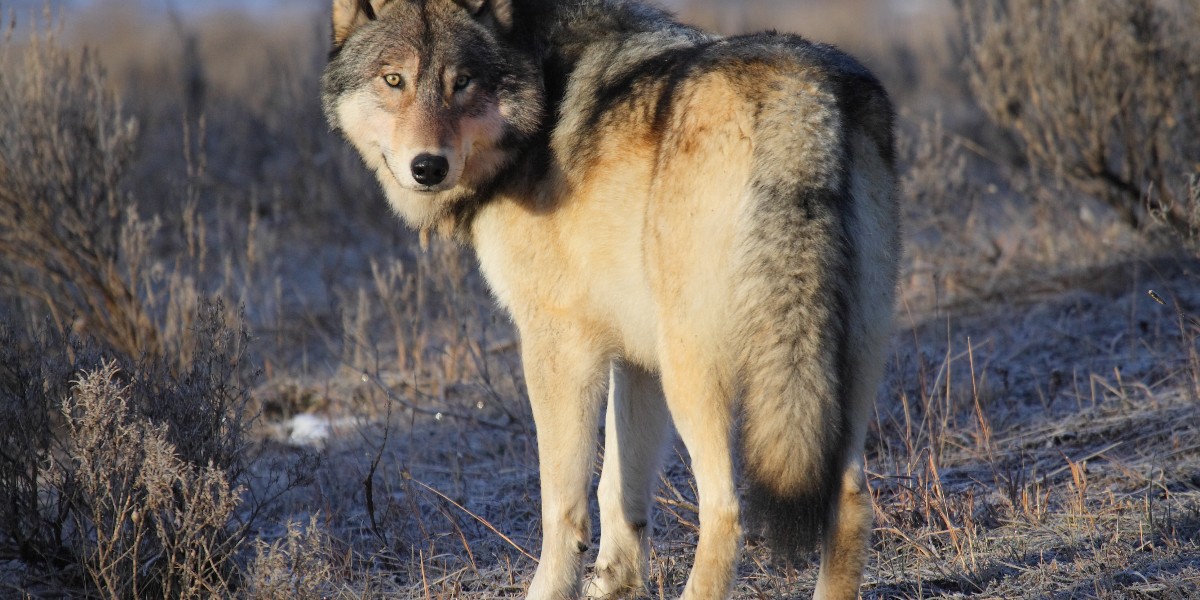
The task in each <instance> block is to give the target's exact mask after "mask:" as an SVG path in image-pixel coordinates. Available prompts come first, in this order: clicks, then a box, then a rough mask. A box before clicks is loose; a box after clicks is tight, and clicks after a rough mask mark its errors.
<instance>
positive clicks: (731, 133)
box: [323, 0, 899, 599]
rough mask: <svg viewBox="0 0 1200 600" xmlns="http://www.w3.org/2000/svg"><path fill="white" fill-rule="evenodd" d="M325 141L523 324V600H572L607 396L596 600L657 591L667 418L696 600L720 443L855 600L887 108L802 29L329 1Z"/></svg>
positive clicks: (886, 218)
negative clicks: (526, 562)
mask: <svg viewBox="0 0 1200 600" xmlns="http://www.w3.org/2000/svg"><path fill="white" fill-rule="evenodd" d="M333 17H334V24H333V31H334V49H333V51H332V53H331V59H330V63H329V66H328V67H327V69H326V72H325V76H324V80H323V88H324V89H323V97H324V104H325V111H326V114H327V116H328V117H329V120H330V122H331V124H332V125H333V126H334V127H335V128H337V129H339V130H341V131H342V132H343V133H344V134H345V136H346V138H347V139H348V140H349V141H350V142H351V143H352V144H353V145H354V146H355V147H356V148H357V149H358V150H359V151H360V152H361V154H362V156H363V159H364V160H365V162H366V164H367V165H368V166H369V167H370V168H371V169H373V170H374V171H375V172H376V173H377V175H378V177H379V180H380V182H381V184H382V185H383V189H384V191H385V193H386V195H387V198H388V200H389V201H390V202H391V204H392V206H393V207H395V209H396V211H397V212H398V213H400V214H401V215H402V216H403V217H404V218H405V219H406V220H408V222H409V223H410V224H412V225H413V226H415V227H417V228H420V229H437V230H440V231H442V232H445V233H447V234H449V235H453V236H455V237H456V238H458V239H460V240H462V241H463V242H465V243H467V244H469V245H471V246H472V247H474V249H475V251H476V253H477V254H478V257H479V260H480V264H481V266H482V270H483V273H484V275H485V276H486V278H487V280H488V282H489V284H490V285H491V288H492V291H493V292H494V294H495V296H496V297H497V299H498V300H499V302H500V303H501V304H502V305H503V306H504V307H505V308H506V309H507V310H508V311H509V312H510V313H511V315H512V318H513V320H514V321H515V322H516V325H517V327H518V329H519V330H520V333H521V339H522V359H523V362H524V364H525V369H526V379H527V381H528V386H529V397H530V402H531V403H532V407H533V413H534V418H535V421H536V425H537V431H538V444H539V448H540V456H541V460H540V463H541V465H540V467H541V479H542V522H543V532H544V541H543V545H542V556H541V561H540V563H539V565H538V568H537V572H536V575H535V576H534V579H533V582H532V584H531V585H530V588H529V597H530V598H572V597H575V596H577V595H578V594H579V592H580V584H581V581H580V578H581V572H582V565H581V561H582V555H583V553H584V552H585V551H586V549H587V548H588V546H589V544H590V543H591V534H590V531H589V525H590V519H589V517H588V512H587V494H588V487H589V483H590V478H591V468H592V463H593V460H594V451H593V450H594V444H595V441H596V434H597V427H596V421H597V420H598V417H599V413H600V409H601V406H602V405H603V403H604V402H603V395H604V390H605V388H606V387H607V389H608V411H607V418H606V422H607V426H606V428H605V441H604V443H605V464H604V469H603V472H602V475H601V477H600V488H599V496H600V506H601V515H600V522H601V530H602V531H601V540H600V551H599V555H598V557H597V560H596V577H595V578H594V579H593V580H592V581H591V582H590V583H589V585H588V587H587V592H588V595H589V596H591V597H610V596H619V595H626V594H630V593H635V594H636V593H638V592H639V591H642V590H644V586H645V582H646V577H647V568H648V563H647V561H648V536H649V526H648V523H649V522H650V521H649V510H650V504H651V497H652V491H653V489H654V483H655V479H656V476H657V473H658V470H659V467H660V457H661V454H662V452H663V448H664V445H665V444H666V441H667V440H668V439H669V437H670V436H669V435H668V432H669V428H670V423H672V422H673V423H674V425H675V428H676V429H677V430H678V432H679V434H680V436H681V437H682V439H683V441H684V443H685V444H686V445H687V448H688V452H689V454H690V455H691V459H692V463H693V469H694V471H695V474H696V480H697V486H698V492H699V502H700V523H701V529H700V541H699V545H698V546H697V549H696V560H695V565H694V567H693V569H692V573H691V576H690V577H689V578H688V582H687V586H686V588H685V589H684V594H683V595H684V597H685V598H692V599H700V598H723V597H725V596H726V595H727V594H728V593H729V589H730V585H731V582H732V579H733V576H734V571H735V565H736V561H737V557H738V553H739V550H740V547H741V541H740V540H741V535H740V534H741V527H740V524H739V503H738V495H737V490H736V488H735V484H734V468H735V467H734V464H735V462H734V459H733V449H734V445H735V443H736V442H735V440H737V439H739V438H740V440H741V444H742V448H743V457H744V468H745V471H746V475H747V477H748V479H749V482H750V493H749V497H750V501H751V506H752V507H754V508H757V509H759V510H758V511H756V512H758V513H759V514H761V515H763V516H764V519H765V520H764V522H763V524H764V526H765V529H766V531H767V533H768V534H770V536H771V537H772V538H773V540H774V541H775V543H776V546H775V547H776V548H777V549H778V550H781V551H784V552H790V551H795V550H797V549H800V548H804V547H806V545H808V544H810V543H812V542H814V541H816V540H822V545H821V550H822V558H821V571H820V575H819V578H818V586H817V590H816V594H817V596H818V597H825V598H849V597H855V596H856V595H857V594H858V587H859V582H860V579H861V576H862V570H863V567H864V564H865V561H866V554H867V545H868V540H869V536H870V529H871V505H870V499H869V495H868V493H867V488H866V481H865V478H864V476H863V470H862V452H863V443H864V436H865V429H866V423H867V420H868V416H869V409H870V405H871V402H872V400H873V397H874V394H875V390H876V387H877V385H878V382H879V379H880V376H881V371H882V366H883V361H884V353H885V348H886V346H887V338H888V330H889V324H890V319H891V311H892V303H893V297H894V289H895V281H896V271H897V261H898V255H899V232H898V225H897V223H898V217H897V206H896V200H895V190H894V185H895V175H894V157H893V139H892V112H891V106H890V104H889V101H888V99H887V95H886V94H885V93H884V91H883V89H882V88H881V86H880V85H879V83H878V82H877V81H876V80H875V78H873V77H872V76H871V75H870V74H869V73H868V72H867V71H866V70H865V69H864V68H863V67H861V66H860V65H859V64H858V63H857V62H855V61H854V60H853V59H851V58H849V57H848V56H846V55H845V54H842V53H841V52H839V51H837V50H835V49H833V48H831V47H829V46H824V45H820V44H813V43H810V42H807V41H805V40H803V39H800V38H798V37H795V36H788V35H777V34H771V33H764V34H757V35H748V36H738V37H732V38H721V37H717V36H714V35H710V34H707V33H704V32H701V31H699V30H696V29H693V28H690V27H686V26H683V25H679V24H677V23H675V22H673V21H672V20H671V19H670V18H669V17H668V16H667V15H666V14H664V13H663V12H661V11H659V10H657V9H654V8H649V7H647V6H645V5H642V4H638V3H636V2H628V1H622V0H564V1H562V2H553V1H551V0H369V1H368V0H334V5H333Z"/></svg>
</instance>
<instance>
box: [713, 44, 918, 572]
mask: <svg viewBox="0 0 1200 600" xmlns="http://www.w3.org/2000/svg"><path fill="white" fill-rule="evenodd" d="M746 42H747V44H749V45H751V49H754V47H755V46H757V47H758V49H757V51H758V52H762V53H764V54H766V55H770V56H775V57H776V58H777V59H778V57H779V56H780V55H781V54H782V55H785V56H787V58H785V59H783V60H776V61H775V64H777V67H776V68H775V69H774V73H775V75H774V77H773V78H772V80H770V81H766V82H763V84H764V86H765V89H768V90H771V91H770V92H768V96H769V97H767V98H764V99H763V102H762V106H763V107H764V108H763V110H762V112H761V113H760V116H759V120H758V125H757V128H756V131H755V156H754V163H753V165H754V166H753V172H752V176H751V181H750V186H751V198H752V201H751V202H750V203H749V205H748V214H746V215H744V220H743V222H742V223H741V224H740V231H739V236H740V240H739V244H738V246H739V248H740V250H741V252H740V256H739V257H738V259H739V261H740V262H739V266H740V269H739V270H738V272H739V275H738V277H739V281H738V283H737V285H736V294H737V297H736V304H735V310H736V312H735V319H736V323H737V334H736V337H735V340H736V342H735V343H736V346H737V348H738V351H739V354H738V355H737V360H738V366H739V368H740V377H739V379H740V380H741V382H742V386H743V389H742V392H743V401H742V419H741V424H742V431H741V436H742V444H743V451H744V463H745V469H746V472H747V475H748V476H749V479H750V487H751V493H750V508H751V514H752V515H754V516H756V517H757V520H758V521H759V522H760V524H761V525H762V526H764V527H765V529H766V532H767V534H768V536H769V537H770V538H771V541H772V545H773V546H774V547H775V548H776V550H778V551H782V552H785V553H789V554H795V553H796V552H798V551H800V550H802V549H804V548H807V547H809V545H810V544H811V543H812V542H813V541H815V540H817V539H819V535H820V534H821V532H822V530H823V529H824V528H825V526H826V523H829V522H831V519H833V518H834V517H835V515H836V511H837V502H838V498H839V494H840V490H841V485H842V480H841V478H842V473H843V471H844V468H845V465H846V461H847V460H851V459H854V460H857V458H858V456H857V454H855V455H854V456H851V455H850V453H851V452H852V451H854V450H853V449H855V448H861V447H862V438H863V434H864V430H865V423H866V420H867V418H868V416H869V414H868V407H869V405H870V402H871V401H872V400H873V398H874V393H875V387H876V385H877V383H878V378H879V373H880V371H881V364H882V360H883V355H882V346H883V345H885V344H886V331H887V329H888V319H889V318H890V312H891V303H892V295H893V292H892V289H893V288H894V285H895V277H896V275H895V271H896V262H897V256H898V253H899V248H898V245H899V242H898V237H899V234H898V230H897V225H896V221H897V219H896V206H895V199H894V190H893V185H894V184H893V181H894V174H893V170H894V167H893V155H892V152H893V149H892V147H893V141H892V131H891V127H892V112H891V106H890V103H889V101H888V99H887V97H886V94H885V93H884V91H883V89H882V87H881V86H880V85H879V83H878V82H877V81H876V80H875V79H874V78H873V77H871V76H870V75H869V74H867V72H866V71H865V70H864V69H862V67H860V66H858V65H857V63H854V62H853V61H852V60H851V59H849V58H848V57H846V56H845V55H843V54H841V53H840V52H838V51H836V50H833V49H832V48H829V47H826V46H818V45H813V44H810V43H808V42H805V41H802V40H800V39H798V38H792V37H788V36H773V35H762V36H755V37H752V38H747V40H746ZM875 363H880V364H879V365H876V364H875ZM855 452H856V451H855Z"/></svg>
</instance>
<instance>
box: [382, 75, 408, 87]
mask: <svg viewBox="0 0 1200 600" xmlns="http://www.w3.org/2000/svg"><path fill="white" fill-rule="evenodd" d="M383 81H384V83H386V84H388V85H390V86H392V87H394V88H398V87H400V86H401V85H404V78H403V77H400V75H398V74H396V73H388V74H387V75H384V76H383Z"/></svg>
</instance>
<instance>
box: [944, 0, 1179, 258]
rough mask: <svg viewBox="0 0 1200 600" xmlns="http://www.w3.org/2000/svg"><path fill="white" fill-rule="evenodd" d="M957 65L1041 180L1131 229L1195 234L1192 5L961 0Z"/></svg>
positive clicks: (1172, 0)
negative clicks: (962, 56)
mask: <svg viewBox="0 0 1200 600" xmlns="http://www.w3.org/2000/svg"><path fill="white" fill-rule="evenodd" d="M958 7H959V12H960V15H961V18H962V21H963V24H964V28H965V30H966V32H967V37H968V42H969V55H968V58H967V60H966V69H967V72H968V74H969V77H970V82H971V88H972V90H973V91H974V93H975V95H976V97H977V99H978V101H979V104H980V105H981V107H982V108H983V110H984V111H985V112H986V114H987V115H988V117H989V118H990V119H991V120H993V121H994V122H995V123H996V124H997V125H999V126H1000V127H1002V128H1004V129H1005V130H1007V131H1009V132H1011V133H1012V134H1013V136H1014V137H1015V138H1016V139H1017V140H1019V141H1020V142H1021V144H1022V145H1023V148H1024V153H1025V156H1026V158H1027V159H1028V161H1029V163H1030V166H1031V168H1032V169H1033V170H1034V171H1036V174H1037V176H1038V180H1039V181H1041V182H1047V181H1049V182H1054V181H1061V182H1062V183H1064V184H1066V187H1067V188H1068V189H1070V190H1074V191H1076V192H1081V193H1084V194H1087V195H1090V196H1093V197H1096V198H1098V199H1100V200H1102V201H1104V202H1105V203H1107V204H1108V205H1109V206H1110V207H1112V208H1113V210H1114V211H1116V213H1117V214H1118V215H1119V217H1120V218H1121V219H1122V220H1123V221H1124V222H1126V223H1128V224H1129V225H1131V226H1132V227H1134V228H1144V227H1145V226H1147V225H1149V224H1152V223H1155V222H1160V223H1162V224H1165V225H1166V226H1167V227H1168V228H1169V229H1170V230H1171V231H1173V232H1175V233H1176V234H1178V235H1180V236H1183V237H1192V236H1194V234H1195V232H1196V231H1197V229H1198V228H1200V208H1197V207H1196V206H1195V205H1194V203H1193V202H1192V201H1191V200H1190V199H1189V195H1188V181H1189V178H1190V177H1192V176H1193V174H1194V173H1197V172H1200V164H1198V163H1197V162H1196V157H1197V156H1200V103H1197V102H1196V98H1200V61H1197V60H1196V57H1197V56H1200V36H1197V35H1196V32H1197V31H1198V30H1200V7H1198V6H1197V5H1196V3H1194V2H1185V1H1179V0H1010V1H1008V2H974V1H971V0H959V2H958Z"/></svg>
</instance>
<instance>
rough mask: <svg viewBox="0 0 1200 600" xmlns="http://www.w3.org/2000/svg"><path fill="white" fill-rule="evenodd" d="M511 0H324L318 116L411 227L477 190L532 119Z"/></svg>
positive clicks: (537, 119)
mask: <svg viewBox="0 0 1200 600" xmlns="http://www.w3.org/2000/svg"><path fill="white" fill-rule="evenodd" d="M512 30H513V10H512V4H511V0H334V1H333V51H332V52H331V53H330V61H329V65H328V66H327V67H326V68H325V73H324V77H323V78H322V100H323V104H324V108H325V115H326V118H328V119H329V122H330V124H331V125H332V126H333V127H334V128H335V129H338V130H340V131H341V132H342V133H343V134H344V135H345V136H346V138H347V139H348V140H349V141H350V143H351V144H353V145H354V147H355V148H357V149H358V151H359V153H360V154H362V157H363V160H364V161H365V162H366V164H367V166H368V167H369V168H370V169H371V170H373V171H375V174H376V176H377V177H378V178H379V181H380V183H381V184H382V185H383V189H384V192H385V193H386V194H387V198H388V201H389V202H390V203H391V204H392V207H393V208H395V210H396V211H397V212H398V213H400V215H401V216H403V217H404V218H405V219H406V220H407V221H408V222H409V223H410V224H412V225H413V226H415V227H417V228H420V229H425V228H428V227H431V226H434V225H440V224H442V223H443V221H446V220H447V218H448V217H452V216H454V215H455V213H456V212H458V211H461V210H462V209H463V205H464V204H465V203H470V202H474V201H476V200H477V198H478V195H479V194H480V193H486V190H487V189H488V188H489V187H490V185H491V184H492V182H493V181H494V179H495V178H496V176H497V174H498V173H499V172H500V170H501V169H503V168H504V167H506V166H508V165H509V164H511V162H512V161H513V159H514V157H515V155H516V153H517V152H518V151H519V149H520V148H521V146H522V145H523V144H524V143H525V142H526V141H527V140H528V139H529V138H530V137H531V136H533V135H534V134H535V133H536V132H537V131H538V129H539V128H540V126H541V122H542V115H543V110H544V109H543V104H544V100H543V92H542V84H541V78H540V75H539V73H538V69H537V66H536V65H535V64H534V61H533V57H532V56H530V55H529V54H528V53H525V52H522V51H519V50H518V49H517V48H516V46H514V45H513V44H512V43H511V42H510V40H509V37H510V35H511V33H512Z"/></svg>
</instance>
